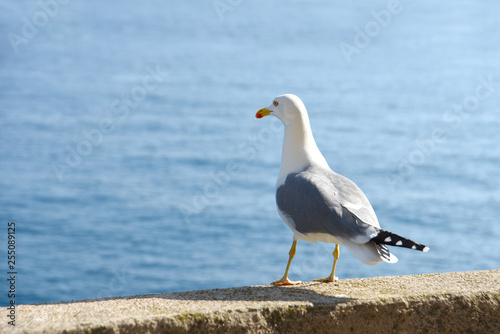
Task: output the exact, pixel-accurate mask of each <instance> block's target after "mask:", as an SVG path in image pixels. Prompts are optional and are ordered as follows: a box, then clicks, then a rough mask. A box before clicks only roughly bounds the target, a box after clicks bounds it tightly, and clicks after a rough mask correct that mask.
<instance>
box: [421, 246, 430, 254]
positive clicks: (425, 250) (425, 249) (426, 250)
mask: <svg viewBox="0 0 500 334" xmlns="http://www.w3.org/2000/svg"><path fill="white" fill-rule="evenodd" d="M430 250H431V249H430V248H429V247H427V246H425V247H424V249H422V252H424V253H427V252H428V251H430Z"/></svg>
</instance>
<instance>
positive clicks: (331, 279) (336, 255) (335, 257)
mask: <svg viewBox="0 0 500 334" xmlns="http://www.w3.org/2000/svg"><path fill="white" fill-rule="evenodd" d="M339 256H340V251H339V245H338V244H337V245H335V250H334V251H333V269H332V273H331V274H330V276H328V277H325V278H318V279H315V280H314V281H315V282H335V281H338V280H339V279H338V277H335V267H336V266H337V260H338V259H339Z"/></svg>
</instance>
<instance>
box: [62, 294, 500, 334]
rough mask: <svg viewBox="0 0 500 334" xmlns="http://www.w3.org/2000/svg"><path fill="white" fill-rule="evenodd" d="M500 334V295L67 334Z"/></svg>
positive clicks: (201, 318) (209, 317)
mask: <svg viewBox="0 0 500 334" xmlns="http://www.w3.org/2000/svg"><path fill="white" fill-rule="evenodd" d="M187 332H188V333H349V332H354V333H498V332H500V292H488V293H476V294H461V295H455V294H443V295H430V296H422V297H421V298H390V299H380V300H377V301H373V300H371V301H366V300H364V301H363V300H361V301H353V302H350V303H347V304H338V305H327V304H325V305H314V306H303V305H293V306H282V307H263V308H258V309H254V310H235V311H227V312H213V313H190V312H185V313H183V314H179V315H176V316H173V317H162V316H157V317H155V318H149V319H145V320H143V321H141V322H136V321H134V320H131V321H129V322H123V323H119V324H115V325H114V326H112V327H111V326H109V327H102V326H101V327H95V328H85V329H83V328H82V329H77V330H74V331H65V333H92V334H95V333H187Z"/></svg>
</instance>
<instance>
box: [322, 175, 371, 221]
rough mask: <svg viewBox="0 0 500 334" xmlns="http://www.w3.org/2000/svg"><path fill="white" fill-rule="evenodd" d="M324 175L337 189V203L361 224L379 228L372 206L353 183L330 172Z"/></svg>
mask: <svg viewBox="0 0 500 334" xmlns="http://www.w3.org/2000/svg"><path fill="white" fill-rule="evenodd" d="M325 175H326V176H327V177H328V179H329V180H330V181H331V182H332V184H335V186H336V188H338V189H339V194H338V201H339V202H340V204H341V205H342V206H343V207H345V208H346V209H347V210H348V211H349V212H350V213H351V214H352V215H354V216H355V217H356V218H357V219H358V220H360V221H362V222H363V223H365V224H368V225H372V226H375V227H378V228H380V224H379V222H378V219H377V215H376V214H375V211H374V210H373V207H372V205H371V204H370V202H369V201H368V198H366V196H365V194H364V193H363V191H362V190H361V189H359V187H358V186H357V185H356V184H355V183H354V182H352V181H351V180H349V179H348V178H346V177H345V176H342V175H339V174H337V173H335V172H333V171H331V170H329V171H326V172H325Z"/></svg>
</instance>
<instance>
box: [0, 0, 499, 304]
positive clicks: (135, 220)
mask: <svg viewBox="0 0 500 334" xmlns="http://www.w3.org/2000/svg"><path fill="white" fill-rule="evenodd" d="M221 4H226V5H225V6H224V5H221ZM0 6H1V9H2V10H0V17H1V19H0V36H1V40H0V43H1V47H0V66H1V67H0V69H1V72H0V226H1V227H0V231H1V232H0V240H1V242H0V245H1V249H0V254H3V255H1V256H0V258H3V259H4V260H3V263H2V264H1V268H3V269H2V277H4V278H2V279H0V281H1V282H2V284H1V285H0V289H1V291H0V296H2V297H1V298H0V302H1V304H2V305H6V304H7V303H8V302H9V299H8V298H7V290H8V289H9V287H8V286H7V281H6V278H7V274H6V272H7V271H8V269H7V223H8V222H11V221H13V222H15V223H16V227H17V229H16V252H17V257H16V268H15V269H16V271H17V273H18V274H17V276H16V277H17V280H16V302H17V303H45V302H56V301H63V300H64V301H67V300H76V299H85V298H97V297H108V296H123V295H136V294H146V293H157V292H171V291H183V290H192V289H208V288H224V287H233V286H243V285H256V284H267V283H269V282H271V281H272V280H275V279H278V278H280V277H281V276H282V274H283V271H284V269H285V265H286V261H287V259H288V250H289V247H290V245H291V241H292V233H291V231H290V230H289V229H288V228H287V227H286V225H285V224H284V223H283V222H282V221H281V220H280V218H279V217H278V214H277V212H276V209H275V203H274V185H275V182H276V178H277V175H278V170H279V164H280V155H281V145H282V135H283V130H282V126H281V125H280V123H279V121H278V120H276V119H273V118H264V119H262V120H255V119H254V115H255V112H256V111H257V110H258V109H260V108H262V107H264V106H268V105H269V104H270V103H271V102H272V99H273V98H274V97H275V96H276V95H279V94H283V93H294V94H296V95H298V96H299V97H301V98H302V100H303V101H304V103H305V104H306V106H307V108H308V110H309V114H310V119H311V124H312V127H313V133H314V135H315V138H316V141H317V143H318V146H319V147H320V149H321V150H322V152H323V154H324V155H325V157H326V159H327V160H328V161H329V162H330V166H331V167H332V168H333V169H334V170H335V171H336V172H338V173H340V174H343V175H345V176H347V177H349V178H350V179H352V180H353V181H355V182H356V183H357V184H358V185H359V186H360V187H361V188H362V189H363V190H364V192H365V193H366V195H367V196H368V198H369V199H370V201H371V203H372V204H373V206H374V208H375V211H376V212H377V215H378V217H379V220H380V223H381V225H382V227H383V228H385V229H387V230H390V231H394V232H396V233H398V234H401V235H403V236H406V237H409V238H411V239H414V240H416V241H419V242H421V243H424V244H426V245H428V246H429V247H430V248H431V251H430V252H429V253H421V252H414V251H410V250H406V249H400V248H397V249H395V248H393V252H394V253H395V254H396V255H397V256H398V257H399V259H400V261H399V262H398V263H397V264H393V265H389V264H379V265H377V266H373V267H372V266H366V265H364V264H362V263H361V262H359V261H358V260H357V259H356V258H355V257H354V256H353V255H351V254H350V253H349V252H348V251H346V250H345V249H342V248H341V258H340V260H339V263H338V266H337V275H338V276H339V277H340V278H341V279H342V278H353V277H370V276H382V275H404V274H418V273H430V272H450V271H464V270H481V269H498V268H499V267H500V266H499V264H500V247H499V242H498V240H499V239H500V229H499V224H498V217H499V213H500V192H499V189H500V175H499V170H500V149H499V143H500V131H499V129H500V117H499V116H500V114H499V106H500V62H499V59H500V44H499V43H498V41H499V40H500V30H499V29H498V27H499V25H500V16H499V15H498V12H499V10H500V4H499V3H498V2H497V1H492V0H490V1H481V2H476V1H472V0H470V1H465V0H462V1H455V2H453V3H447V2H435V1H430V0H428V1H420V2H412V1H403V0H402V1H400V2H397V1H380V0H377V1H357V2H352V3H351V2H342V1H319V0H318V1H309V2H307V3H305V2H303V1H288V2H287V3H286V4H285V3H283V2H281V1H244V0H242V1H239V2H238V1H232V2H228V1H225V0H221V1H203V2H195V1H179V0H178V1H169V2H162V1H157V0H156V1H155V0H149V1H143V2H141V3H137V2H132V1H125V2H119V3H118V2H113V3H111V2H99V1H95V0H91V1H85V2H82V1H57V0H42V1H40V2H36V1H16V2H12V1H0ZM332 251H333V245H330V244H317V245H315V244H312V243H306V242H299V244H298V248H297V255H296V257H295V259H294V260H293V262H292V267H291V271H290V276H291V279H300V280H303V281H309V280H312V279H314V278H318V277H323V276H326V275H327V274H329V272H330V270H331V265H332V255H331V253H332Z"/></svg>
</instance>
